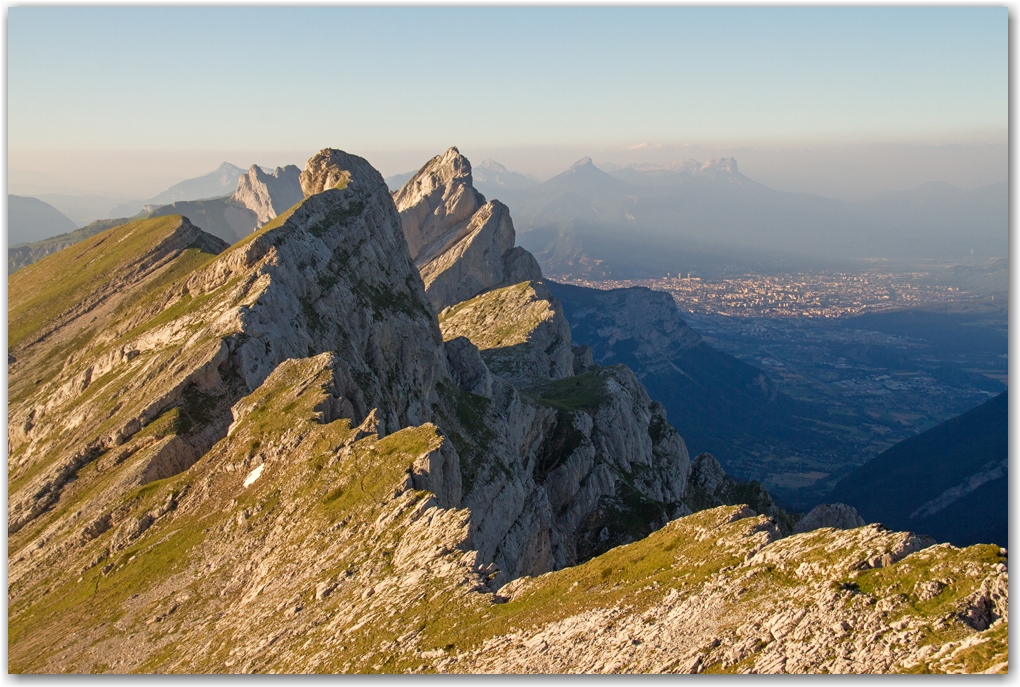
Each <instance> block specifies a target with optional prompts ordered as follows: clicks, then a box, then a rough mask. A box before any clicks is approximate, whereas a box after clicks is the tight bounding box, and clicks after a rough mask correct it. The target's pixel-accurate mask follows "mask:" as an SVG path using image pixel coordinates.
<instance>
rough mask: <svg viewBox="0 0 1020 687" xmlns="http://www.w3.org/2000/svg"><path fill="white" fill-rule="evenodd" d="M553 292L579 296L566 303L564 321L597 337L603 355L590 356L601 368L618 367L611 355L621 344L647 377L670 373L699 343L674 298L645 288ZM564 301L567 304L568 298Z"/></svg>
mask: <svg viewBox="0 0 1020 687" xmlns="http://www.w3.org/2000/svg"><path fill="white" fill-rule="evenodd" d="M554 288H555V289H556V290H557V291H562V292H563V293H567V294H574V293H583V294H584V298H577V299H576V301H577V303H579V305H578V304H575V303H573V302H571V303H570V306H569V307H570V312H569V313H567V319H568V320H569V321H570V322H571V323H572V324H573V326H574V327H576V328H579V329H582V330H584V331H585V332H598V338H599V340H600V342H602V343H603V344H604V346H603V349H604V350H603V351H601V352H600V354H597V355H596V356H595V362H596V363H598V364H600V365H612V364H614V363H617V362H620V361H619V358H618V357H617V356H616V355H615V354H614V351H615V349H616V348H617V346H618V344H620V343H621V342H622V343H624V344H626V346H625V347H624V348H625V349H626V350H627V352H628V354H630V355H633V356H634V357H635V358H636V359H637V360H638V362H640V363H641V366H642V367H643V368H644V369H645V370H646V371H647V372H651V373H655V372H658V371H661V370H664V369H668V368H670V363H671V362H674V363H675V362H676V359H677V358H679V356H681V355H683V352H684V351H687V350H689V349H691V348H694V347H695V346H697V345H698V344H700V343H701V342H702V339H701V337H700V336H699V335H698V334H697V332H695V331H694V330H693V329H691V328H690V327H689V326H688V325H687V323H686V322H684V321H683V320H682V319H681V318H680V313H679V312H678V310H677V307H676V303H675V302H674V301H673V297H672V296H670V295H669V294H668V293H665V292H663V291H653V290H651V289H646V288H626V289H607V290H598V291H596V290H593V289H583V288H581V287H576V286H571V285H569V284H555V285H554ZM563 298H564V299H567V300H568V301H569V300H570V299H569V298H568V297H567V296H564V297H563Z"/></svg>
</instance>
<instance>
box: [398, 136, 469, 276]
mask: <svg viewBox="0 0 1020 687" xmlns="http://www.w3.org/2000/svg"><path fill="white" fill-rule="evenodd" d="M393 201H394V203H396V206H397V210H398V211H399V212H400V218H401V222H402V226H403V228H404V237H405V238H406V239H407V247H408V249H409V250H410V251H411V257H412V258H414V259H415V260H417V258H418V255H419V253H421V252H422V250H423V249H424V248H425V247H426V246H430V245H431V244H434V243H436V242H437V241H439V242H440V243H452V242H453V241H455V240H456V238H457V237H458V234H460V233H461V232H463V230H464V228H465V227H466V226H467V222H468V221H469V220H470V219H471V216H472V215H474V214H475V212H477V211H478V209H479V208H480V207H481V206H482V205H484V204H485V197H484V196H482V195H481V194H480V193H478V192H477V191H475V189H474V186H473V185H472V182H471V163H470V162H468V159H467V158H466V157H464V156H463V155H461V154H460V151H458V150H457V149H456V148H450V149H449V150H447V151H446V152H445V153H443V154H442V155H437V156H436V157H434V158H432V159H431V160H429V161H428V162H427V163H425V166H424V167H422V168H421V169H420V170H418V172H417V174H415V175H414V176H412V177H411V179H410V180H409V181H408V182H407V183H406V184H404V186H403V187H402V188H401V189H400V190H399V191H397V192H396V193H394V194H393ZM433 252H442V251H441V250H438V251H437V250H433Z"/></svg>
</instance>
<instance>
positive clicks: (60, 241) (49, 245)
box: [7, 218, 130, 274]
mask: <svg viewBox="0 0 1020 687" xmlns="http://www.w3.org/2000/svg"><path fill="white" fill-rule="evenodd" d="M129 221H130V220H128V219H127V218H121V219H99V220H96V221H95V222H92V223H91V224H89V225H87V226H84V227H82V228H81V229H75V230H74V231H72V232H69V233H67V234H60V235H58V236H54V237H52V238H48V239H43V240H42V241H36V242H34V243H26V244H22V245H20V246H14V247H10V246H8V248H7V273H8V274H14V273H15V272H17V271H18V270H20V269H21V268H22V267H25V266H26V265H31V264H32V263H33V262H39V261H40V260H42V259H43V258H45V257H46V256H47V255H52V254H53V253H56V252H57V251H61V250H64V249H65V248H67V247H68V246H73V245H74V244H76V243H78V242H79V241H84V240H85V239H87V238H89V237H90V236H95V235H96V234H98V233H99V232H101V231H106V230H107V229H109V228H110V227H116V226H118V225H121V224H127V223H128V222H129Z"/></svg>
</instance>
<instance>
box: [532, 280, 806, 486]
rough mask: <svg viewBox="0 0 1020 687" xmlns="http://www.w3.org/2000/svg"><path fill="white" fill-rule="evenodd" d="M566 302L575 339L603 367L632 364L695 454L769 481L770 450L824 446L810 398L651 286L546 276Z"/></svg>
mask: <svg viewBox="0 0 1020 687" xmlns="http://www.w3.org/2000/svg"><path fill="white" fill-rule="evenodd" d="M548 286H549V290H550V292H551V293H552V294H553V295H554V296H555V297H556V298H557V299H558V300H559V302H560V303H562V304H563V312H564V314H565V315H566V318H567V320H568V321H569V322H570V331H571V336H572V337H573V341H574V342H575V343H577V344H583V345H587V346H590V347H591V348H592V351H593V357H594V361H595V362H596V363H598V364H600V365H608V364H617V363H622V364H625V365H627V366H629V367H630V368H631V369H633V370H634V372H635V374H636V375H637V377H638V379H640V380H641V382H642V384H644V385H645V387H646V388H647V389H648V393H649V395H650V396H651V397H652V398H654V399H656V400H657V401H659V402H660V403H662V404H663V405H664V406H665V408H666V411H667V413H668V414H669V417H670V419H671V421H672V422H673V424H674V425H675V426H676V428H677V430H678V431H679V432H680V433H681V434H682V435H683V437H684V439H685V440H686V442H687V444H688V446H689V447H690V448H691V450H692V451H693V452H695V453H702V452H710V453H712V454H714V455H715V456H717V457H718V458H719V460H720V462H721V463H722V464H723V466H724V467H725V468H726V470H727V472H730V473H732V474H733V475H735V476H737V477H740V478H741V479H759V480H761V479H764V478H765V477H766V472H765V471H767V470H768V469H770V468H771V467H774V466H771V465H769V464H767V463H766V462H764V461H763V458H764V456H767V455H769V454H771V453H783V454H785V455H786V456H791V455H792V456H798V455H804V454H805V453H807V452H810V451H814V450H816V449H818V448H820V447H822V446H823V444H824V441H825V440H824V438H823V437H820V436H817V435H815V434H814V432H812V431H811V427H810V424H809V423H808V422H807V421H806V420H805V417H806V416H807V417H809V416H811V415H812V412H813V411H812V409H811V408H809V407H807V405H806V404H804V403H801V402H797V401H794V400H793V399H791V398H789V397H788V396H786V395H785V394H783V393H782V392H780V391H779V390H778V388H777V387H776V385H775V383H774V382H773V381H772V380H770V379H769V378H768V377H767V376H766V375H765V373H764V372H762V371H761V370H759V369H757V368H755V367H753V366H751V365H748V364H747V363H744V362H742V361H740V360H737V359H736V358H734V357H733V356H730V355H728V354H726V353H722V352H720V351H718V350H716V349H714V348H712V347H711V346H709V345H708V344H706V343H705V342H704V341H702V339H701V337H700V336H698V334H697V333H696V332H694V331H693V330H692V329H691V328H690V327H688V326H687V324H686V323H685V322H684V321H683V320H682V319H681V318H680V313H679V310H678V309H677V306H676V303H675V302H674V301H673V298H672V297H671V296H670V295H669V294H667V293H663V292H656V291H652V290H650V289H646V288H630V289H608V290H600V289H589V288H584V287H580V286H572V285H569V284H558V283H556V282H551V281H550V282H548Z"/></svg>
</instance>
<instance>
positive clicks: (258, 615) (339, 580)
mask: <svg viewBox="0 0 1020 687" xmlns="http://www.w3.org/2000/svg"><path fill="white" fill-rule="evenodd" d="M453 178H454V177H451V179H453ZM300 182H301V185H302V189H303V192H304V193H305V194H307V196H306V197H305V199H304V200H303V201H302V202H300V203H298V204H296V205H295V206H293V207H292V208H290V210H288V211H287V212H285V213H283V214H280V215H278V216H277V217H276V218H274V219H273V220H271V221H270V222H269V223H267V224H266V225H265V226H264V227H263V228H262V229H261V230H259V231H258V232H256V233H255V234H254V235H252V236H251V237H249V238H248V239H246V240H244V241H242V242H240V243H237V244H235V245H233V246H231V247H229V248H226V247H225V246H224V245H223V244H222V243H221V242H218V241H217V240H216V239H214V238H212V237H209V236H207V235H205V234H203V233H202V232H201V231H199V230H197V229H196V228H195V227H193V226H191V225H190V224H189V223H188V222H187V221H186V220H184V219H183V218H180V217H166V218H158V219H149V220H145V221H142V222H135V223H130V224H127V225H124V226H122V227H116V228H114V229H111V230H109V231H107V232H104V233H102V234H98V235H96V236H95V237H92V238H91V239H87V240H86V241H84V242H82V244H79V245H76V246H74V247H72V248H71V249H69V250H67V251H61V252H59V253H56V254H54V255H52V256H49V257H48V258H46V259H44V260H42V261H41V262H39V263H37V264H36V265H32V266H29V267H27V268H25V269H24V270H22V271H19V272H18V273H17V274H15V275H13V277H12V278H11V281H10V284H9V294H10V309H9V313H8V323H9V329H10V342H11V345H10V349H9V367H8V373H9V389H10V403H9V408H8V419H9V427H10V430H9V431H10V435H9V436H10V447H11V448H10V452H9V454H8V476H9V503H10V507H9V513H8V523H9V525H8V529H9V542H8V547H9V548H8V551H9V558H8V601H9V615H8V626H9V634H10V636H11V639H10V642H9V661H10V668H11V670H12V671H14V672H50V671H61V672H128V671H139V672H151V671H161V672H258V671H263V672H269V671H272V672H330V671H338V672H355V671H358V672H365V671H381V672H405V671H412V672H413V671H436V672H451V671H460V672H473V671H481V672H493V671H497V672H498V671H575V672H576V671H595V672H599V671H603V672H611V671H624V670H627V671H655V672H699V671H701V670H722V671H733V672H736V671H746V670H754V671H757V672H782V671H799V672H805V671H808V672H809V671H812V670H818V671H823V670H824V671H829V672H836V671H867V670H892V669H896V670H900V669H902V670H911V669H918V670H941V671H950V670H984V669H991V670H999V671H1001V670H1004V669H1005V668H1004V667H1006V666H1008V663H1007V661H1008V657H1007V653H1006V652H1007V650H1008V601H1007V595H1008V584H1007V583H1008V578H1007V574H1006V568H1005V556H1004V555H1003V554H1002V552H1000V551H999V549H998V548H997V547H972V548H971V549H967V550H962V551H961V550H958V549H954V548H953V547H948V546H946V547H929V548H926V547H928V545H929V544H930V541H928V540H926V539H925V538H923V537H918V536H916V535H912V534H909V533H890V532H888V531H886V530H884V529H882V528H881V527H878V526H870V527H862V528H857V529H852V530H849V531H838V530H834V529H831V528H822V529H818V530H815V531H813V532H808V533H806V534H801V535H796V536H793V537H788V538H781V537H782V535H783V534H784V533H785V531H786V530H787V529H788V525H789V523H787V522H786V521H784V519H783V518H784V516H785V514H783V513H782V511H781V510H780V509H778V508H776V507H775V506H774V504H772V503H771V500H770V499H768V495H767V493H765V492H764V490H762V489H761V488H760V486H759V485H756V484H754V483H752V484H750V485H741V484H739V483H736V482H734V481H733V480H731V479H729V478H728V477H726V476H725V475H724V474H723V473H722V470H721V469H720V468H719V465H718V463H717V462H716V461H715V460H714V459H712V458H711V457H710V456H701V457H699V458H698V459H697V460H696V461H695V462H694V464H693V465H691V462H690V460H689V457H688V454H687V450H686V447H685V445H684V442H683V439H682V438H681V437H680V436H679V435H678V434H677V432H676V431H675V430H674V429H673V427H672V426H670V424H669V423H668V421H667V418H666V416H665V412H664V410H663V408H662V406H661V405H659V404H658V403H656V402H654V401H652V400H651V399H649V397H648V394H647V392H646V391H645V389H644V387H643V386H642V385H641V383H640V382H639V381H638V380H637V379H636V377H635V376H634V374H633V372H631V371H630V370H629V369H628V368H627V367H625V366H622V365H612V366H606V367H599V366H597V365H595V363H594V362H593V361H592V360H591V356H590V351H585V350H582V349H580V348H576V347H572V346H571V342H570V338H569V331H568V330H564V329H563V328H562V313H561V312H559V311H558V310H557V307H558V306H557V303H556V301H555V299H550V298H548V297H547V294H545V293H544V291H543V285H542V284H541V283H540V282H536V281H534V280H532V281H524V282H522V283H520V284H516V285H510V286H508V287H506V288H498V287H497V288H495V290H493V289H489V290H486V291H485V292H484V293H482V294H480V295H477V296H475V298H473V299H471V300H469V301H468V302H467V303H463V304H460V305H463V306H464V307H462V308H460V309H459V310H458V309H457V308H456V307H455V308H453V309H451V310H450V311H447V312H446V314H445V315H444V318H443V322H442V327H441V326H440V321H439V319H438V318H437V317H436V315H435V312H434V311H433V309H432V305H431V303H430V302H429V299H428V297H427V296H426V291H425V285H424V283H423V281H422V279H421V277H420V275H419V271H418V268H417V267H416V265H415V264H414V262H413V261H412V258H411V252H410V251H409V250H408V247H407V242H406V240H405V238H404V229H403V227H402V224H401V218H400V215H399V214H398V212H397V208H396V207H395V205H394V203H393V200H392V198H391V196H390V194H389V193H388V191H387V189H386V186H385V184H384V182H383V179H382V177H381V176H380V175H379V174H378V172H376V171H375V170H374V169H373V168H372V167H371V166H370V165H369V164H368V163H367V162H366V161H365V160H362V159H361V158H358V157H356V156H353V155H349V154H347V153H344V152H342V151H338V150H332V149H325V150H323V151H321V152H320V153H318V154H317V155H315V156H314V157H313V158H312V159H311V160H309V162H308V165H307V167H306V169H305V170H304V171H303V172H302V174H301V176H300ZM444 188H445V186H444ZM513 250H514V249H512V248H511V249H510V252H512V251H513ZM504 254H506V253H504ZM518 255H519V254H518ZM462 256H470V253H467V252H465V253H463V254H462ZM461 259H468V258H465V257H462V258H461ZM490 309H491V312H490ZM493 313H496V316H495V317H493V316H492V314H493ZM501 326H502V327H503V328H504V329H505V330H506V331H502V330H501V329H500V327H501ZM444 339H445V340H444ZM480 349H481V350H480ZM501 349H514V350H515V351H519V352H520V355H519V357H517V358H506V357H500V355H497V354H499V353H500V350H501ZM510 360H516V361H517V362H520V363H521V367H520V368H519V369H518V368H515V367H513V366H507V365H506V364H507V363H508V361H510ZM490 363H491V367H490ZM518 373H519V374H518ZM735 499H743V501H741V502H747V501H750V502H751V503H752V507H753V509H754V510H752V509H751V508H748V507H747V506H743V505H741V506H735V507H718V508H715V507H714V506H717V505H718V504H719V503H726V502H728V501H733V500H735ZM703 508H707V509H708V510H704V511H702V512H698V513H695V514H693V515H689V513H690V512H691V511H698V510H701V509H703ZM755 511H757V513H755ZM585 561H587V562H585ZM578 564H579V565H578ZM575 566H576V567H575ZM550 571H552V572H550ZM545 573H550V574H545ZM706 619H708V621H706Z"/></svg>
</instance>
